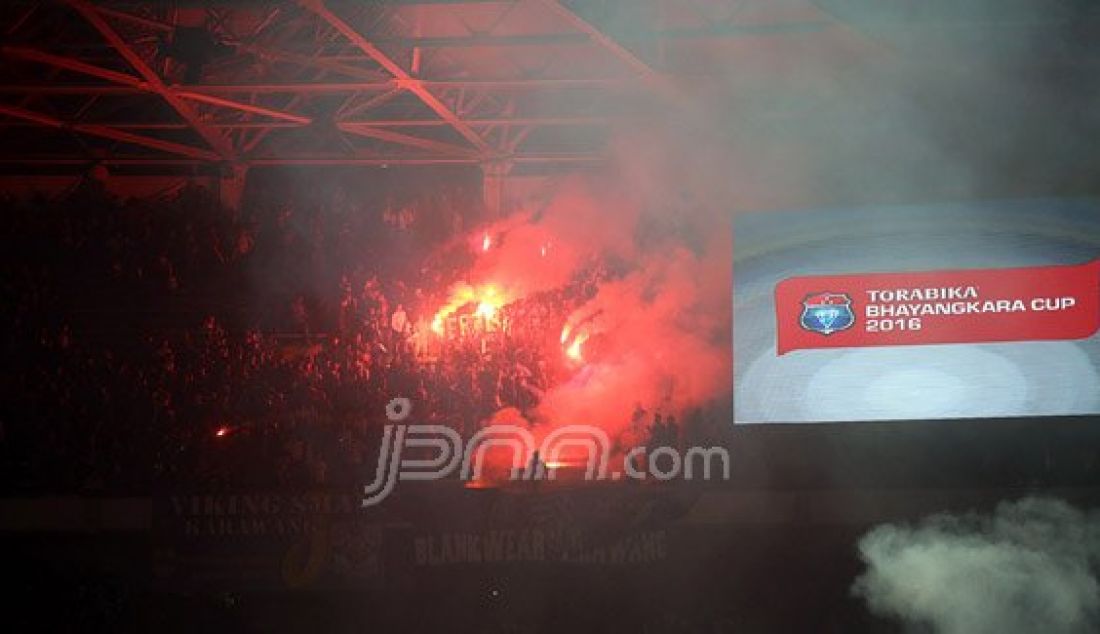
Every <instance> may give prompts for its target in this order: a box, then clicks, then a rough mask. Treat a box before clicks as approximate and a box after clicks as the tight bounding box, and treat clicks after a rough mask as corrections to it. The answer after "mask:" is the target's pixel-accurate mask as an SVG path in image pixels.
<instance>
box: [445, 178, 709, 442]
mask: <svg viewBox="0 0 1100 634" xmlns="http://www.w3.org/2000/svg"><path fill="white" fill-rule="evenodd" d="M602 179H606V180H605V181H604V182H605V183H615V182H616V179H615V178H614V177H613V176H612V175H609V174H606V173H604V174H601V175H600V176H593V177H587V178H583V179H582V178H580V177H578V178H577V179H575V180H573V181H571V182H569V183H567V184H566V185H565V186H563V187H562V188H561V189H560V191H559V193H558V194H557V195H556V196H555V197H554V199H553V200H552V201H551V203H550V204H549V205H548V206H547V207H546V208H544V209H542V210H539V211H525V212H520V213H517V214H514V215H513V216H511V217H509V218H507V219H505V220H503V221H501V222H499V223H497V224H495V225H494V226H492V227H489V228H487V229H484V230H481V231H478V232H476V237H473V238H472V240H471V242H473V243H474V244H475V245H476V248H478V250H480V251H481V253H480V254H479V256H478V259H477V261H476V263H475V264H474V266H473V267H472V269H471V270H470V271H469V272H468V274H467V275H466V278H465V279H466V280H467V282H468V284H464V285H461V286H460V287H459V292H460V293H462V292H466V293H467V294H468V292H469V290H470V289H478V288H484V287H486V286H492V287H493V288H495V289H496V292H497V293H499V296H500V297H506V298H508V301H514V300H516V299H519V298H522V297H526V296H528V295H530V294H533V293H537V292H540V291H546V290H552V289H556V288H560V287H562V286H564V285H566V284H568V283H569V282H570V280H572V279H573V278H574V277H575V276H576V275H577V274H578V273H579V272H581V271H582V270H584V269H585V268H586V267H590V266H591V265H592V263H593V262H613V263H614V268H615V274H614V275H612V276H610V279H609V280H608V281H606V282H603V283H601V284H600V285H599V287H598V288H597V291H596V293H595V296H594V297H593V298H592V299H591V300H590V301H588V302H587V303H586V304H585V305H583V306H582V307H580V308H579V309H578V310H576V311H575V312H574V313H573V314H572V315H570V316H569V318H568V320H567V321H566V323H564V324H562V331H561V338H560V343H561V346H562V348H561V350H560V352H559V354H562V355H563V356H564V357H565V359H566V360H567V362H568V363H567V365H568V366H569V367H570V368H571V369H573V374H572V376H571V377H569V378H568V379H567V380H565V381H563V382H561V383H559V384H558V385H555V386H552V387H551V388H550V389H549V390H548V392H547V393H546V395H545V397H544V398H543V400H542V402H541V403H540V405H539V406H538V407H537V408H536V410H535V413H534V418H535V420H534V421H533V422H535V423H537V427H536V428H535V432H536V435H537V436H541V435H542V434H544V433H546V432H547V431H548V430H549V429H552V428H553V427H557V426H562V425H575V424H591V425H598V426H600V427H602V428H604V429H605V430H607V431H608V433H609V434H611V435H612V436H615V435H616V434H618V433H619V432H621V431H623V430H624V429H626V428H627V426H628V424H629V422H630V416H631V413H632V412H633V411H634V408H635V406H636V404H641V405H642V406H643V407H644V408H645V409H647V410H649V411H651V412H654V411H660V412H662V413H664V414H665V415H666V416H667V415H669V414H672V415H675V416H677V417H678V418H680V419H681V420H682V417H683V415H684V414H685V412H686V411H687V410H690V409H691V408H693V407H697V406H700V405H703V404H705V403H707V402H708V401H711V400H712V399H715V398H717V397H720V396H721V395H723V394H725V393H727V392H728V390H729V389H730V387H729V386H730V348H729V323H730V322H729V315H730V287H729V266H730V264H729V263H730V252H729V249H730V236H729V231H728V228H727V225H726V223H725V222H724V220H723V221H722V222H718V223H715V222H714V218H713V217H711V218H704V217H699V216H693V215H692V214H691V213H686V212H685V211H684V210H682V209H679V210H670V209H661V208H657V207H654V206H652V205H650V202H651V201H648V200H642V199H640V198H639V196H637V195H635V192H630V191H626V192H625V193H623V192H620V191H618V190H619V189H620V188H618V187H606V186H604V184H603V183H600V182H599V181H600V180H602ZM624 189H626V188H624ZM642 195H644V193H643V194H642ZM665 225H667V226H665ZM699 236H703V238H701V239H700V238H699ZM486 247H491V248H486ZM597 350H598V353H597V352H595V351H597ZM517 415H518V414H517Z"/></svg>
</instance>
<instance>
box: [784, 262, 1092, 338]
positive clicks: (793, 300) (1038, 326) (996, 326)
mask: <svg viewBox="0 0 1100 634" xmlns="http://www.w3.org/2000/svg"><path fill="white" fill-rule="evenodd" d="M775 310H776V325H777V331H778V343H777V348H778V352H779V354H781V355H782V354H786V353H788V352H791V351H794V350H804V349H811V348H858V347H864V346H914V345H929V344H948V343H991V342H998V341H1050V340H1066V339H1086V338H1088V337H1091V336H1092V335H1094V334H1096V332H1097V330H1100V260H1095V261H1093V262H1088V263H1086V264H1081V265H1075V266H1042V267H1028V268H1013V269H971V270H953V271H923V272H916V273H870V274H865V275H822V276H807V277H792V278H788V279H785V280H783V281H782V282H780V283H779V284H778V285H776V287H775Z"/></svg>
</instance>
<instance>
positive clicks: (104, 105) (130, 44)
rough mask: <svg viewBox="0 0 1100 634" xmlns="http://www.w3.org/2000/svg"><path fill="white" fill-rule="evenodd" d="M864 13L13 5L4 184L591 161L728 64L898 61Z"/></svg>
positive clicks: (258, 3) (792, 8) (805, 8)
mask: <svg viewBox="0 0 1100 634" xmlns="http://www.w3.org/2000/svg"><path fill="white" fill-rule="evenodd" d="M929 1H930V2H932V4H935V5H936V6H940V5H942V6H940V9H942V10H937V12H933V11H931V10H924V9H922V13H920V14H919V15H920V16H925V18H928V16H931V17H930V18H928V19H926V22H927V23H930V24H940V23H942V22H943V20H944V18H943V16H944V15H945V14H946V12H948V11H949V10H950V11H952V12H954V13H952V14H951V15H950V19H951V20H953V22H951V25H952V26H954V25H956V24H958V23H959V21H960V20H968V19H969V18H968V17H967V16H958V15H955V13H957V12H958V10H957V7H956V5H954V4H953V3H950V2H946V0H929ZM868 2H871V0H385V1H383V0H282V1H262V0H147V1H144V2H139V1H137V0H40V1H30V0H9V1H8V2H5V3H3V5H2V6H0V28H2V29H3V35H2V37H0V56H2V59H3V65H2V67H0V129H2V130H3V135H4V143H3V147H0V170H2V169H9V170H10V169H11V167H12V166H16V165H17V166H19V167H20V168H26V167H27V166H41V167H42V169H46V170H50V169H54V167H57V168H59V169H62V168H64V166H87V165H89V164H96V163H103V164H107V165H118V166H121V165H132V166H136V167H140V168H141V169H143V170H146V171H156V170H158V169H165V170H171V169H173V168H176V169H177V171H176V172H175V173H178V168H179V167H180V166H183V167H184V168H185V169H193V166H200V167H201V166H211V167H225V166H256V165H309V164H316V165H390V164H393V165H403V164H407V165H421V164H454V163H469V164H481V165H486V164H495V165H501V164H507V165H523V164H528V165H576V164H583V163H588V162H594V161H599V160H601V158H602V157H603V156H604V155H605V154H606V151H607V141H608V139H609V138H610V136H611V132H612V130H613V128H614V127H615V126H618V125H621V124H623V123H624V122H628V121H630V120H631V119H633V118H636V117H639V116H644V115H645V114H646V113H647V112H648V113H653V112H660V110H658V109H659V108H662V107H663V106H662V104H663V103H664V102H663V101H662V100H665V99H670V98H671V99H675V98H677V95H678V94H679V95H684V94H690V93H691V91H694V90H700V89H703V90H706V89H710V88H714V86H708V82H710V81H712V79H713V78H714V77H715V75H716V73H715V70H716V69H720V71H721V72H720V73H718V74H721V75H722V77H723V80H728V79H729V77H730V76H732V75H740V74H743V73H751V72H754V71H753V68H752V67H753V66H755V67H756V71H755V72H758V73H759V72H764V73H774V72H775V71H776V70H777V69H786V68H788V67H789V65H785V64H784V62H783V61H778V62H776V61H774V60H775V59H777V58H778V57H779V56H780V55H781V54H782V51H784V50H796V51H798V54H800V55H802V57H803V58H813V57H815V56H824V55H825V54H826V53H828V54H830V55H832V54H833V53H835V52H836V51H837V50H840V51H841V55H844V54H849V55H850V54H852V53H853V52H854V53H858V54H864V53H867V52H872V53H882V52H884V51H885V52H886V53H887V55H889V54H891V53H894V52H895V51H893V48H894V46H895V45H896V44H897V43H898V41H899V38H893V39H891V37H889V36H888V35H889V33H887V35H885V36H884V35H883V33H884V31H883V29H884V28H886V27H891V25H890V23H889V21H888V20H885V19H880V16H879V15H878V13H875V12H872V11H869V10H867V7H868V6H872V5H873V6H878V5H877V4H875V3H873V2H872V3H871V5H868ZM914 2H915V0H914ZM916 4H919V5H920V6H921V7H926V5H927V2H918V3H916ZM902 5H905V6H909V5H907V4H906V0H902ZM861 7H862V8H861ZM951 7H956V8H955V9H952V8H951ZM905 15H906V16H908V17H906V18H905V23H906V28H908V26H909V24H910V23H912V22H913V18H912V15H917V14H914V13H913V12H909V13H907V14H905ZM1041 15H1042V16H1043V17H1044V19H1049V18H1050V13H1049V11H1048V12H1044V13H1042V14H1041ZM1067 15H1068V14H1067ZM853 16H870V19H869V20H864V21H863V22H861V21H860V19H858V17H853ZM1009 17H1011V16H1009ZM1055 17H1056V16H1055ZM897 22H898V20H897V19H895V20H894V24H893V26H892V27H891V28H894V29H895V30H896V27H897V26H898V24H897ZM1013 24H1015V21H1014V22H1013ZM884 25H885V26H884ZM909 40H914V38H909ZM921 41H922V42H924V44H921V46H924V45H927V39H926V38H924V36H923V34H922V40H921ZM815 46H816V47H817V48H814V47H815ZM782 47H786V48H782ZM905 57H908V58H912V57H913V56H912V55H905ZM834 59H835V57H834ZM841 59H843V58H841ZM840 65H841V66H842V65H843V64H840ZM761 68H763V69H764V70H763V71H761V70H760V69H761ZM731 69H732V70H731ZM811 75H812V74H811V73H806V76H811ZM797 99H800V98H796V100H797ZM69 169H70V170H71V169H73V168H72V167H70V168H69Z"/></svg>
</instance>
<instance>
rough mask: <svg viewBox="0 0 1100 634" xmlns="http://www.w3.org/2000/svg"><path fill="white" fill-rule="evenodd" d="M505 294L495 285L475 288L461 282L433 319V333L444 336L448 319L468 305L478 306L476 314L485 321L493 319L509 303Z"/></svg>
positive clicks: (483, 285) (453, 289)
mask: <svg viewBox="0 0 1100 634" xmlns="http://www.w3.org/2000/svg"><path fill="white" fill-rule="evenodd" d="M509 301H510V300H509V299H508V297H507V296H506V295H505V294H504V292H503V291H502V290H501V289H500V288H499V287H498V286H497V285H496V284H493V283H488V284H482V285H481V286H478V287H474V286H471V285H469V284H467V283H465V282H459V283H458V284H455V285H454V287H452V288H451V294H450V297H449V298H448V299H447V301H446V302H444V304H443V306H442V308H440V309H439V310H438V311H436V313H435V317H433V318H432V331H434V332H435V333H436V334H437V335H442V334H444V331H445V328H444V323H445V322H446V321H447V318H448V317H450V316H451V315H453V314H455V313H456V312H458V310H459V309H461V308H462V307H463V306H466V305H467V304H476V305H477V308H476V309H475V311H474V314H475V315H477V316H478V317H482V318H484V319H493V318H494V317H495V316H496V314H497V311H498V310H500V309H501V308H503V307H504V306H505V305H507V304H508V303H509Z"/></svg>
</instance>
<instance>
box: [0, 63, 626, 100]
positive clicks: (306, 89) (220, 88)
mask: <svg viewBox="0 0 1100 634" xmlns="http://www.w3.org/2000/svg"><path fill="white" fill-rule="evenodd" d="M93 68H98V67H93ZM123 75H125V74H124V73H123ZM126 76H127V77H130V78H133V79H137V78H134V77H133V76H131V75H126ZM418 81H419V83H420V84H421V85H422V86H424V87H425V88H466V89H470V90H500V91H523V90H542V89H565V88H601V87H606V86H614V85H625V84H629V83H631V82H635V81H637V80H636V79H634V78H626V77H597V78H585V79H569V78H560V79H436V80H432V79H422V80H418ZM398 86H399V82H397V81H396V80H386V81H380V82H352V83H332V82H324V83H315V84H309V83H286V84H190V85H187V86H185V88H186V90H187V92H188V93H200V94H204V95H233V94H242V93H255V94H310V95H312V94H336V93H349V92H370V91H376V92H384V91H387V90H393V89H394V88H397V87H398ZM169 89H171V88H169ZM142 91H143V89H142V88H141V87H140V86H124V85H121V84H119V85H112V86H99V85H80V84H76V85H63V84H21V85H20V84H14V85H11V84H9V85H0V92H2V93H18V94H41V95H50V94H54V95H64V94H77V95H85V94H86V95H119V94H132V93H136V92H142ZM145 92H148V91H145Z"/></svg>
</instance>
